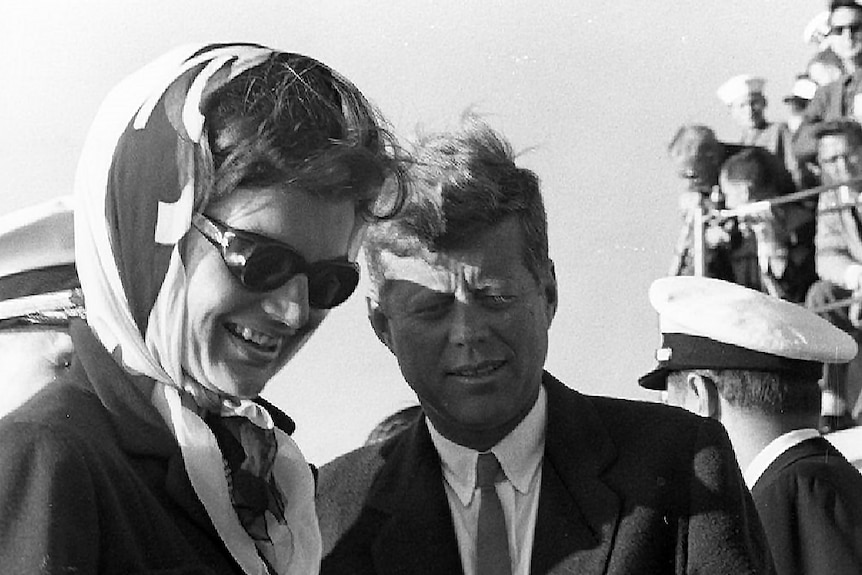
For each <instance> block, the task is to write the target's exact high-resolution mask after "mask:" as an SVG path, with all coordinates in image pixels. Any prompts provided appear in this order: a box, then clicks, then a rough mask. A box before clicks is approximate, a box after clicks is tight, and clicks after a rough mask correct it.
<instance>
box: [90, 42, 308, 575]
mask: <svg viewBox="0 0 862 575" xmlns="http://www.w3.org/2000/svg"><path fill="white" fill-rule="evenodd" d="M272 53H273V51H272V50H270V49H268V48H264V47H260V46H254V45H247V44H233V45H215V46H206V47H201V46H186V47H182V48H179V49H177V50H175V51H173V52H170V53H168V54H166V55H165V56H163V57H162V58H160V59H158V60H156V61H155V62H153V63H151V64H150V65H148V66H146V67H145V68H143V69H141V70H140V71H138V72H137V73H135V74H133V75H132V76H130V77H128V78H127V79H126V80H125V81H123V82H122V83H121V84H119V85H118V86H117V87H116V88H115V89H114V90H113V91H112V92H111V94H110V95H109V96H108V98H107V99H106V100H105V102H104V103H103V105H102V108H101V109H100V111H99V113H98V115H97V116H96V119H95V121H94V123H93V126H92V127H91V129H90V133H89V135H88V138H87V141H86V143H85V146H84V150H83V152H82V155H81V159H80V162H79V166H78V172H77V175H76V180H75V194H76V204H75V244H76V248H75V249H76V254H75V255H76V260H77V265H78V271H79V275H80V278H81V285H82V289H83V292H84V298H85V305H86V311H87V321H88V323H89V324H90V326H91V328H92V329H93V331H94V332H95V334H96V336H97V337H98V338H99V340H100V341H101V342H102V344H103V345H104V346H105V347H106V349H108V350H109V351H110V352H111V353H112V355H113V356H114V358H115V359H116V360H117V362H118V363H119V364H120V365H121V366H123V368H124V369H125V370H126V371H128V372H129V373H131V374H133V375H145V376H147V377H148V378H150V379H151V380H155V382H156V385H155V386H154V387H153V391H152V401H153V404H154V406H155V407H156V409H157V410H158V411H159V412H160V413H161V414H162V417H164V419H165V421H166V423H167V424H168V427H169V428H170V429H171V431H172V433H173V434H174V436H175V437H176V439H177V442H178V444H179V446H180V449H181V452H182V456H183V461H184V463H185V468H186V471H187V473H188V476H189V480H190V481H191V484H192V487H193V488H194V490H195V492H196V494H197V495H198V498H199V499H200V501H201V503H202V504H203V506H204V508H205V509H206V511H207V514H208V515H209V517H210V519H211V520H212V523H213V525H214V527H215V529H216V531H217V532H218V535H219V537H220V538H221V539H222V541H223V542H224V544H225V546H226V547H227V549H228V551H229V552H230V553H231V555H232V556H233V557H234V559H235V560H236V562H237V563H238V564H239V566H240V567H241V568H242V570H243V571H244V572H245V573H247V574H248V575H267V574H269V573H272V574H279V575H285V574H297V575H308V574H313V573H317V571H318V569H319V563H320V554H321V541H320V532H319V528H318V525H317V518H316V515H315V510H314V479H313V477H312V475H311V471H310V469H309V466H308V463H307V462H306V460H305V458H304V457H303V456H302V453H301V452H300V451H299V448H298V447H297V446H296V444H295V443H294V441H293V440H292V439H291V438H290V436H289V435H288V434H287V433H285V432H283V431H282V430H280V429H278V428H277V427H275V425H274V424H273V420H272V417H271V416H270V414H269V413H268V412H267V411H266V409H264V408H263V407H262V406H260V405H258V404H257V403H255V402H252V401H249V400H239V399H232V398H222V397H219V396H218V394H216V393H215V392H214V391H212V389H213V388H212V386H208V385H207V382H195V381H191V380H189V379H188V378H187V377H186V376H185V375H184V373H183V370H182V365H183V359H184V356H185V354H186V353H188V351H187V348H186V345H185V342H184V341H183V338H182V334H183V333H185V331H184V329H183V326H184V323H183V322H184V321H185V317H186V309H185V290H186V274H185V269H184V267H183V264H182V261H181V259H180V256H179V251H178V248H177V243H178V242H179V240H180V239H181V238H182V237H183V236H184V235H185V233H186V232H187V231H188V230H189V228H190V225H191V216H192V209H193V206H194V202H195V195H196V194H195V191H196V187H197V188H200V187H201V186H204V185H207V183H208V182H209V178H211V176H212V172H213V166H212V159H211V155H210V152H209V149H208V146H207V138H206V135H205V134H204V132H203V123H204V122H203V116H202V115H201V113H200V109H201V107H202V106H201V102H202V100H204V99H205V97H206V95H207V94H209V93H211V92H212V90H213V89H214V88H216V87H218V86H220V85H222V84H224V83H225V82H227V81H228V80H230V79H232V78H235V77H236V76H237V75H238V74H241V73H242V72H243V71H246V70H249V69H251V68H253V67H255V66H258V65H261V64H262V63H264V62H265V61H266V60H267V59H268V58H269V57H270V56H271V55H272ZM201 414H206V415H205V417H206V420H207V421H204V419H203V418H202V417H201ZM208 423H210V424H211V425H208Z"/></svg>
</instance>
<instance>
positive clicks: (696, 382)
mask: <svg viewBox="0 0 862 575" xmlns="http://www.w3.org/2000/svg"><path fill="white" fill-rule="evenodd" d="M685 384H686V387H687V388H688V396H689V397H691V398H692V401H693V405H692V406H691V409H690V411H694V412H695V413H697V414H698V415H701V416H703V417H709V418H712V419H718V417H719V415H721V413H720V409H719V404H718V390H716V388H715V383H714V382H713V381H712V380H711V379H710V378H708V377H706V376H704V375H701V374H699V373H690V374H688V376H687V377H686V378H685Z"/></svg>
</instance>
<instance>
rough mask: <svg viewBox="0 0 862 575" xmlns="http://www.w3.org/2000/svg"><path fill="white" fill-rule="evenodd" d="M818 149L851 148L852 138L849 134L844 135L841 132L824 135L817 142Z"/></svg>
mask: <svg viewBox="0 0 862 575" xmlns="http://www.w3.org/2000/svg"><path fill="white" fill-rule="evenodd" d="M817 147H818V149H819V148H830V149H831V148H844V147H850V138H848V137H847V134H842V133H840V132H838V133H834V134H824V135H823V136H820V138H819V139H818V140H817Z"/></svg>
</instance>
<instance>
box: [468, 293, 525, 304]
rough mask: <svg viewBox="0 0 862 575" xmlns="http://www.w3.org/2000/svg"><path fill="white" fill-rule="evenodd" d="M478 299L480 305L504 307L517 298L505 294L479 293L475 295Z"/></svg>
mask: <svg viewBox="0 0 862 575" xmlns="http://www.w3.org/2000/svg"><path fill="white" fill-rule="evenodd" d="M477 298H478V299H479V301H481V302H482V305H485V306H488V307H506V306H508V305H510V304H512V303H514V302H515V300H517V299H518V298H517V297H516V296H513V295H505V294H491V293H488V294H479V295H478V296H477Z"/></svg>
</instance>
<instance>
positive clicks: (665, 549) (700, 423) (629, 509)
mask: <svg viewBox="0 0 862 575" xmlns="http://www.w3.org/2000/svg"><path fill="white" fill-rule="evenodd" d="M544 385H545V388H546V390H547V393H548V423H547V430H546V443H545V455H544V460H543V464H542V465H543V467H542V483H541V491H540V496H539V509H538V515H537V520H536V532H535V542H534V545H533V553H532V573H534V574H542V573H579V574H584V575H593V574H598V573H613V574H623V573H627V574H630V573H651V574H652V573H694V572H697V573H728V574H730V573H733V574H740V573H762V572H772V566H771V560H770V559H769V555H768V551H767V547H766V541H765V539H764V536H763V533H762V530H761V527H760V523H759V522H758V519H757V515H756V511H755V509H754V505H753V504H752V502H751V499H750V495H749V493H748V491H747V490H746V489H745V486H744V484H743V482H742V478H741V474H740V472H739V468H738V467H737V464H736V459H735V458H734V455H733V451H732V450H731V447H730V443H729V440H728V439H727V435H726V434H725V432H724V429H723V428H722V426H721V425H720V424H718V423H717V422H715V421H710V420H708V419H703V418H700V417H697V416H694V415H692V414H690V413H687V412H684V411H683V410H680V409H675V408H671V407H666V406H663V405H657V404H649V403H642V402H633V401H624V400H617V399H610V398H601V397H588V396H584V395H581V394H580V393H577V392H575V391H573V390H571V389H569V388H567V387H565V386H564V385H563V384H562V383H560V382H558V381H557V380H555V379H554V378H553V377H551V376H550V375H548V374H545V379H544ZM318 514H319V516H320V521H321V532H322V534H323V541H324V560H323V565H322V569H321V573H322V574H324V575H330V574H348V573H350V574H359V573H362V574H380V575H384V574H390V575H391V574H396V573H402V574H407V573H410V574H426V573H427V574H432V573H433V574H440V573H446V574H453V573H461V572H462V569H461V560H460V557H459V553H458V545H457V541H456V535H455V531H454V528H453V526H452V518H451V514H450V511H449V504H448V501H447V499H446V494H445V491H444V487H443V479H442V473H441V470H440V462H439V459H438V455H437V452H436V450H435V449H434V446H433V444H432V443H431V438H430V435H429V433H428V429H427V427H426V425H425V423H424V420H422V419H420V420H419V421H418V422H416V423H414V424H413V425H412V426H411V427H410V428H408V429H407V430H406V431H405V432H403V433H402V434H401V435H399V436H396V437H394V438H392V439H390V440H389V441H387V442H384V443H383V444H379V445H374V446H369V447H364V448H360V449H359V450H357V451H354V452H351V453H349V454H347V455H344V456H342V457H340V458H338V459H336V460H334V461H333V462H331V463H329V464H327V465H325V466H323V467H322V468H321V470H320V482H319V497H318Z"/></svg>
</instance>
